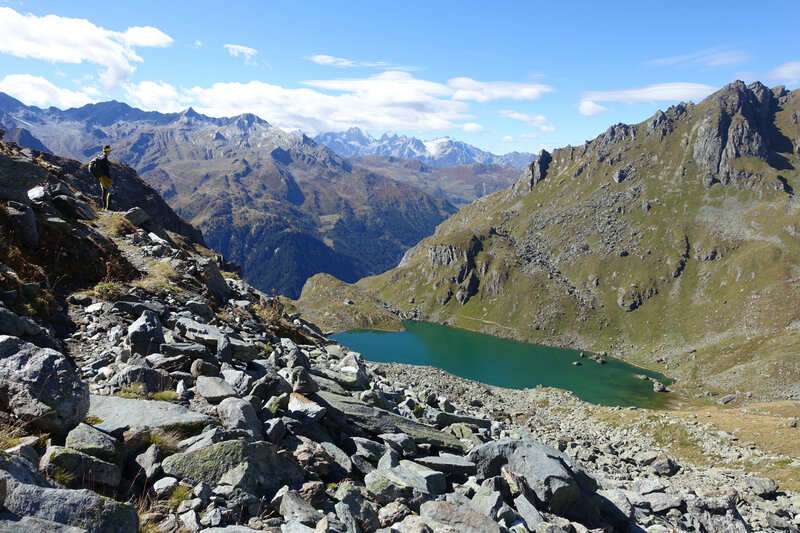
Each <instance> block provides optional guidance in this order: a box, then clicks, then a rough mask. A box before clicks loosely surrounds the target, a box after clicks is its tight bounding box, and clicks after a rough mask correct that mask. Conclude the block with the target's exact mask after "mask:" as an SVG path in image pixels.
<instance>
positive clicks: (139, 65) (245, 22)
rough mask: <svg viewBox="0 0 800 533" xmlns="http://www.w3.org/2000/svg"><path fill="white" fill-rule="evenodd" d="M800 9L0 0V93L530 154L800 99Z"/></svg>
mask: <svg viewBox="0 0 800 533" xmlns="http://www.w3.org/2000/svg"><path fill="white" fill-rule="evenodd" d="M798 21H800V2H796V1H792V2H783V3H780V5H779V6H778V5H776V7H775V8H774V9H773V8H770V9H767V8H765V7H764V6H761V7H759V6H758V4H756V3H754V2H752V0H750V1H747V2H745V1H742V0H725V1H723V0H708V1H701V2H697V1H696V0H691V1H684V0H675V1H671V2H655V1H648V0H637V1H627V0H621V1H615V2H597V1H591V2H589V1H572V2H569V1H560V2H552V1H548V2H542V1H538V0H516V1H505V0H495V1H494V2H477V1H472V0H460V1H458V2H455V1H450V0H438V1H430V0H428V1H425V2H422V1H417V0H404V1H403V2H391V3H389V2H377V1H375V0H369V1H362V0H352V1H350V0H340V1H338V2H332V1H330V0H327V1H324V0H320V1H317V0H304V1H303V2H289V1H286V0H281V1H276V0H262V1H241V0H238V1H237V0H229V1H227V2H218V1H213V2H212V1H206V0H193V1H191V2H190V1H183V0H171V1H164V0H162V1H159V2H153V1H149V0H138V1H136V2H105V3H103V2H94V1H93V2H84V1H81V0H71V1H70V2H64V1H63V0H58V1H55V0H36V1H28V0H0V91H2V92H5V93H7V94H10V95H11V96H13V97H15V98H17V99H18V100H21V101H22V102H23V103H25V104H27V105H36V106H39V107H49V106H55V107H58V108H61V109H67V108H70V107H80V106H82V105H85V104H88V103H94V102H100V101H108V100H117V101H121V102H126V103H128V104H130V105H131V106H134V107H138V108H141V109H146V110H155V111H161V112H177V111H182V110H184V109H186V108H187V107H190V106H191V107H192V108H194V109H195V110H196V111H198V112H200V113H204V114H206V115H211V116H235V115H238V114H241V113H254V114H256V115H258V116H260V117H261V118H263V119H265V120H267V121H268V122H270V123H271V124H273V125H275V126H278V127H280V128H283V129H285V130H287V131H296V130H301V131H303V132H305V133H306V134H308V135H312V136H313V135H316V134H318V133H321V132H324V131H343V130H346V129H348V128H350V127H353V126H357V127H360V128H362V129H364V130H366V131H368V132H369V133H371V134H372V135H374V136H376V137H377V136H380V135H382V134H383V133H384V132H387V131H392V132H395V133H397V134H400V135H409V136H414V137H417V138H420V139H422V140H431V139H435V138H439V137H444V136H448V137H451V138H453V139H456V140H460V141H464V142H467V143H470V144H472V145H475V146H477V147H479V148H481V149H484V150H488V151H491V152H493V153H496V154H504V153H507V152H511V151H522V152H538V151H539V150H541V149H542V148H545V149H552V148H557V147H563V146H566V145H568V144H571V145H579V144H582V143H583V142H585V141H586V140H589V139H593V138H594V137H596V136H597V135H599V134H600V133H602V132H603V131H605V130H606V129H607V128H608V127H609V126H610V125H612V124H616V123H619V122H624V123H638V122H642V121H644V120H646V119H647V118H648V117H650V116H652V115H653V113H655V112H656V111H657V110H659V109H666V108H667V107H669V106H670V105H674V104H677V103H678V102H680V101H686V102H689V101H693V102H699V101H700V100H702V99H703V98H704V97H706V96H707V95H709V94H711V93H712V92H714V91H715V90H718V89H720V88H722V87H723V86H725V85H726V84H728V83H730V82H732V81H734V80H737V79H741V80H743V81H745V82H747V83H750V82H753V81H761V82H762V83H764V84H765V85H768V86H770V87H773V86H776V85H786V87H787V88H788V89H790V90H791V89H796V88H798V87H800V44H799V43H800V41H798V39H797V35H798V31H797V25H798Z"/></svg>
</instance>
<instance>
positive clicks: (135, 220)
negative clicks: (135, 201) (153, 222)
mask: <svg viewBox="0 0 800 533" xmlns="http://www.w3.org/2000/svg"><path fill="white" fill-rule="evenodd" d="M123 216H124V217H125V218H126V219H127V220H128V222H130V223H131V224H133V225H134V226H136V227H137V228H138V227H141V226H143V225H144V224H145V223H147V222H148V221H149V220H150V215H148V214H147V213H146V212H145V210H144V209H142V208H141V207H132V208H131V209H128V211H127V212H126V213H125V214H124V215H123Z"/></svg>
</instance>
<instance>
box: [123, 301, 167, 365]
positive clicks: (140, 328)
mask: <svg viewBox="0 0 800 533" xmlns="http://www.w3.org/2000/svg"><path fill="white" fill-rule="evenodd" d="M163 342H164V330H163V328H162V327H161V322H160V321H159V320H158V315H157V314H156V313H154V312H153V311H149V310H148V311H144V312H143V313H142V315H141V316H140V317H139V318H137V319H136V320H135V321H134V322H133V324H131V325H130V327H129V328H128V336H127V337H125V345H126V346H128V347H129V348H130V350H131V352H133V353H139V354H142V355H150V354H151V353H158V350H159V347H160V346H161V343H163Z"/></svg>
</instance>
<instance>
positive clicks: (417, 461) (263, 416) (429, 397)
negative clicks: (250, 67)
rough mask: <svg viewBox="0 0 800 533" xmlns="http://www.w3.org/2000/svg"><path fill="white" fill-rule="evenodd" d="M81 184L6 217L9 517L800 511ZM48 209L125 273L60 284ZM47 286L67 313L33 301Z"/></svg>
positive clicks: (136, 521) (84, 527)
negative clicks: (231, 262) (282, 283)
mask: <svg viewBox="0 0 800 533" xmlns="http://www.w3.org/2000/svg"><path fill="white" fill-rule="evenodd" d="M20 164H23V163H20V162H13V163H12V164H10V165H9V167H10V168H17V165H20ZM24 164H25V165H30V164H31V163H24ZM40 164H41V163H40ZM37 166H38V165H37ZM9 167H7V168H9ZM25 169H27V170H30V169H29V167H27V166H26V167H25ZM78 194H79V193H77V192H76V191H75V190H74V189H72V188H71V187H69V186H68V185H66V184H65V183H58V184H46V183H45V184H44V185H40V186H38V187H35V188H33V189H30V190H29V192H28V194H27V195H26V197H27V201H25V200H24V199H22V200H23V201H19V198H18V199H17V204H21V205H22V206H21V207H13V209H14V211H13V212H12V211H11V210H10V209H8V205H6V211H4V214H3V216H2V217H0V235H2V241H1V242H2V246H0V250H2V252H3V256H2V257H3V263H4V264H3V265H2V268H3V271H2V274H3V275H2V278H1V280H2V289H3V292H2V294H0V296H2V301H3V304H2V306H0V407H2V412H1V413H0V414H2V416H3V419H4V423H3V427H4V428H5V429H4V430H3V431H4V433H3V442H4V445H3V447H4V448H5V450H4V451H2V452H0V512H1V513H0V530H3V531H20V532H21V531H25V532H44V531H63V532H70V533H77V532H79V531H92V532H94V531H97V532H107V531H114V532H117V531H118V532H134V531H137V530H144V531H165V532H166V531H169V532H173V531H175V532H177V531H208V532H217V533H220V532H228V533H242V532H246V531H275V532H278V531H280V532H282V533H289V532H341V533H344V532H350V533H357V532H366V533H371V532H376V531H380V532H384V533H412V532H455V531H459V532H472V531H474V532H482V533H485V532H493V531H496V532H505V531H514V532H520V533H523V532H528V531H533V532H548V533H558V532H573V531H578V532H580V531H595V532H600V531H605V532H610V531H648V532H650V533H658V532H665V531H670V530H672V531H698V532H701V531H708V532H723V531H725V532H730V531H748V530H751V531H773V530H776V529H777V530H785V531H797V529H798V526H799V525H800V498H799V497H798V495H796V494H793V493H786V492H782V491H781V490H780V488H779V487H778V486H777V485H776V484H775V483H774V482H773V481H772V480H770V479H767V478H760V477H751V476H748V475H745V474H744V473H742V472H727V471H724V470H720V471H708V472H706V471H698V470H697V469H695V468H694V467H693V466H692V465H690V464H687V463H683V462H678V461H676V460H675V458H674V457H671V456H670V455H669V454H667V453H664V452H665V450H663V449H658V448H655V447H653V445H652V443H651V442H649V441H648V440H647V439H646V438H644V437H642V436H641V435H638V434H637V433H636V432H635V431H628V430H626V429H624V428H621V429H618V428H612V427H608V426H605V425H602V424H595V423H589V422H588V421H587V420H581V417H579V416H577V413H579V412H580V411H582V410H586V409H587V408H588V406H587V405H586V404H583V403H582V402H580V401H578V400H576V399H575V398H574V397H572V396H571V395H569V394H566V393H562V392H558V391H548V390H535V391H524V392H520V391H514V392H512V391H503V390H501V389H495V388H491V387H486V386H483V385H480V384H475V383H470V382H465V381H461V380H457V379H454V378H453V377H452V376H447V375H445V374H444V373H441V372H432V371H430V369H412V368H407V367H398V366H396V365H377V364H370V363H367V362H366V361H364V359H363V358H362V357H361V356H360V355H359V354H357V353H355V352H352V351H350V350H348V349H347V348H346V347H343V346H339V345H337V344H333V343H330V342H329V341H328V340H327V339H326V338H325V337H324V336H323V335H321V333H320V332H319V329H318V328H317V327H316V326H315V325H314V324H312V323H309V322H307V321H305V320H303V319H302V318H301V317H300V316H296V315H287V314H286V313H285V311H284V310H283V309H282V305H281V302H280V300H279V299H278V298H275V297H272V296H270V295H266V294H264V293H262V292H260V291H258V290H257V289H254V288H253V287H252V286H250V285H249V284H247V283H246V282H243V281H241V280H239V279H236V278H235V277H227V278H226V277H223V275H222V274H221V273H220V270H219V268H218V266H217V264H216V262H215V261H214V260H213V259H210V258H209V257H208V256H207V255H203V254H201V253H199V251H200V249H199V248H197V247H195V246H194V245H190V244H189V243H186V242H181V240H180V239H177V238H176V237H175V234H172V233H170V232H166V231H164V230H163V228H161V227H160V226H159V225H158V224H157V223H156V222H155V221H154V220H153V219H152V218H151V217H149V215H148V214H147V212H146V211H145V210H143V209H141V208H133V209H131V210H129V211H127V212H126V213H125V214H124V216H122V214H121V213H113V212H112V213H99V214H98V213H97V212H96V211H95V209H93V206H92V205H91V203H89V202H85V201H82V200H81V199H80V197H79V196H78ZM58 197H66V198H67V199H62V200H59V201H56V198H58ZM6 202H7V200H6ZM79 202H83V203H79ZM17 204H14V205H17ZM76 206H79V207H80V208H81V209H80V210H76ZM23 207H24V208H26V209H29V210H30V211H28V210H24V212H23ZM30 216H33V218H34V227H36V228H43V227H45V226H47V225H48V224H58V227H60V228H62V233H61V234H60V235H61V238H62V239H63V245H64V247H65V248H69V249H71V247H70V244H71V243H73V242H80V243H83V242H85V241H84V240H82V239H85V238H86V235H95V234H97V236H96V237H95V238H98V239H99V238H100V237H102V238H103V239H104V240H105V241H107V243H106V245H105V248H103V249H104V250H106V251H107V253H108V254H111V253H114V254H116V255H117V256H118V263H119V264H124V265H129V268H128V269H127V270H125V272H124V274H125V275H124V276H123V271H116V270H113V271H109V272H106V273H98V274H95V275H96V276H99V277H98V278H97V281H99V283H97V284H95V285H92V284H91V283H92V282H91V281H89V280H90V279H91V278H86V279H84V280H83V282H84V283H85V284H86V287H85V290H83V291H79V292H72V293H71V294H69V295H68V294H67V293H63V294H62V293H60V292H59V291H58V290H57V289H56V290H54V288H53V287H52V284H51V279H50V277H49V272H48V271H47V270H45V268H44V267H40V270H35V269H32V268H28V266H29V263H25V262H24V261H22V259H20V258H29V259H30V260H34V259H35V256H36V255H37V254H34V252H35V251H37V250H38V251H41V250H42V249H44V248H45V247H47V246H48V242H49V241H48V240H47V233H43V234H42V236H41V240H39V241H36V242H31V241H25V240H24V239H23V234H24V233H23V232H18V231H14V230H13V228H17V227H19V226H18V225H15V224H23V223H24V219H25V218H27V219H28V221H30ZM56 218H58V219H59V220H60V222H58V223H56V222H54V221H53V220H51V219H56ZM119 219H124V222H122V221H121V220H119ZM114 220H118V223H116V224H111V222H112V221H114ZM31 256H34V257H31ZM63 260H64V261H69V259H67V258H63ZM6 263H8V264H6ZM71 264H72V265H73V268H78V265H80V263H75V262H72V263H71ZM44 266H45V267H46V266H47V265H44ZM33 271H36V272H38V273H40V274H43V277H41V278H39V281H38V282H31V281H30V280H29V278H28V276H29V272H33ZM42 271H44V272H42ZM81 279H82V278H81ZM52 281H55V280H52ZM79 281H80V279H78V278H76V279H75V281H74V283H76V284H77V283H79ZM69 292H71V291H69ZM33 293H50V294H52V295H54V297H53V298H54V301H53V302H52V305H53V306H56V307H59V308H60V309H61V312H60V313H58V312H56V313H53V312H52V311H51V314H49V315H48V314H46V313H45V312H44V311H38V310H37V308H35V307H32V306H26V305H22V304H24V303H27V302H28V301H31V300H32V299H33V296H31V294H33ZM26 294H27V295H26ZM61 296H64V297H66V301H61V300H60V297H61ZM41 298H44V296H41V295H40V299H41ZM462 401H463V403H462ZM753 454H754V455H756V454H757V452H755V451H754V452H753ZM731 488H733V489H734V491H731V490H729V489H731Z"/></svg>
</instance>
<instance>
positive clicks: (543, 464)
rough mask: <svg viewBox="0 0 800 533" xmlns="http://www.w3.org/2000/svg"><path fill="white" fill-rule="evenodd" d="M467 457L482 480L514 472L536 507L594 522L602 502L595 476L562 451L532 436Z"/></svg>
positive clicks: (485, 446) (506, 441)
mask: <svg viewBox="0 0 800 533" xmlns="http://www.w3.org/2000/svg"><path fill="white" fill-rule="evenodd" d="M467 458H468V459H469V460H470V461H472V462H474V463H475V466H476V468H477V471H478V478H479V479H486V478H489V477H494V476H499V475H500V474H501V468H502V467H504V466H505V467H506V470H507V471H508V472H509V473H510V474H511V477H512V479H513V480H514V482H515V484H516V485H517V487H518V488H519V489H520V491H521V492H522V494H524V495H525V496H526V497H528V499H530V500H531V501H532V502H535V504H536V507H537V508H540V509H546V510H548V511H550V512H551V513H554V514H557V515H559V516H564V517H567V518H570V519H574V520H577V521H589V522H594V521H596V520H597V518H598V517H599V504H598V502H597V501H596V500H594V499H593V498H592V496H593V495H594V493H595V491H596V490H597V482H596V481H595V479H594V478H593V477H592V476H591V475H590V474H589V473H588V472H586V471H585V470H584V469H583V468H581V467H580V466H579V465H578V464H577V463H575V462H574V461H573V460H572V459H570V458H569V457H567V456H566V455H564V454H563V453H562V452H560V451H558V450H556V449H554V448H551V447H550V446H547V445H545V444H542V443H540V442H536V441H534V440H532V439H529V438H523V439H519V440H513V439H509V438H505V439H500V440H498V441H492V442H488V443H486V444H481V445H480V446H477V447H475V448H473V449H472V450H471V451H470V452H469V454H468V455H467Z"/></svg>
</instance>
